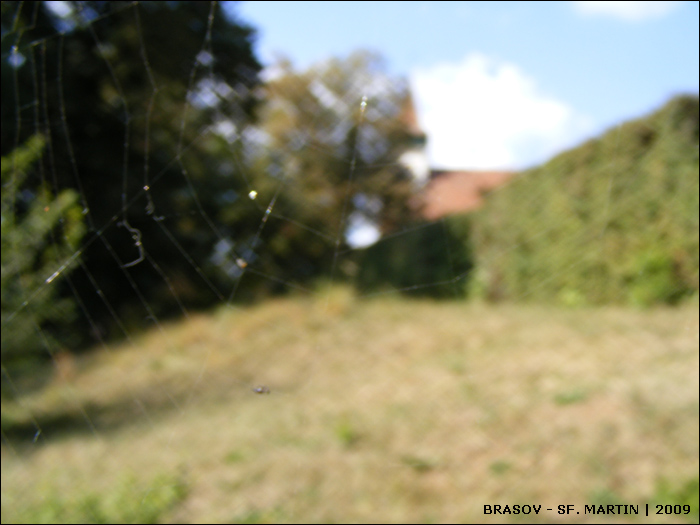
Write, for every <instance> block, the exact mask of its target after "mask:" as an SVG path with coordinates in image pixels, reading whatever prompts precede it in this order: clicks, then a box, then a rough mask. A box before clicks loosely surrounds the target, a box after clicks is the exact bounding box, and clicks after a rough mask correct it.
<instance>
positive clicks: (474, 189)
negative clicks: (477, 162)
mask: <svg viewBox="0 0 700 525" xmlns="http://www.w3.org/2000/svg"><path fill="white" fill-rule="evenodd" d="M514 174H515V173H514V172H510V171H438V170H433V171H431V172H430V181H429V182H428V183H427V184H426V186H425V188H423V192H422V194H421V197H420V199H419V202H421V204H422V207H421V215H422V216H423V217H425V218H426V219H428V220H435V219H439V218H440V217H444V216H445V215H450V214H452V213H459V212H467V211H472V210H475V209H477V208H479V207H480V206H481V205H482V203H483V195H484V193H486V192H487V191H489V190H492V189H495V188H497V187H499V186H502V185H504V184H505V183H506V182H507V181H508V180H509V179H510V178H511V177H512V176H513V175H514Z"/></svg>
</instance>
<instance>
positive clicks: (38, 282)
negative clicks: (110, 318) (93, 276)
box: [2, 135, 85, 367]
mask: <svg viewBox="0 0 700 525" xmlns="http://www.w3.org/2000/svg"><path fill="white" fill-rule="evenodd" d="M43 147H44V140H43V138H42V137H41V136H38V135H37V136H35V137H32V138H31V139H29V140H28V141H27V143H26V144H25V145H23V146H21V147H19V148H17V149H16V150H15V151H13V152H12V153H11V154H10V155H8V156H7V157H3V158H2V364H3V366H5V367H10V366H12V365H16V364H19V363H25V364H26V363H27V362H29V361H33V360H35V359H36V358H37V357H38V356H44V357H48V356H49V355H50V354H51V353H52V352H54V351H56V350H57V349H58V346H57V345H58V343H57V341H56V339H55V338H54V337H53V336H54V335H55V334H57V333H61V332H62V333H61V335H63V336H66V335H67V334H66V333H65V326H66V325H68V324H69V323H70V322H71V321H73V320H74V318H75V305H74V303H73V301H71V299H69V298H60V297H58V293H57V292H58V290H59V289H58V287H57V285H58V283H60V282H61V281H62V280H63V279H64V278H65V277H66V276H67V275H68V274H69V273H70V272H71V270H72V269H73V268H74V267H75V266H76V264H77V263H76V260H75V259H71V258H70V257H71V255H72V254H73V253H74V251H75V250H76V248H77V247H78V246H79V243H80V240H81V238H82V236H83V234H84V232H85V227H84V223H83V216H82V213H81V208H80V206H79V205H78V204H77V201H78V195H77V194H76V192H74V191H72V190H68V189H67V190H63V191H61V192H60V193H59V194H58V195H52V194H51V193H50V192H49V190H48V189H47V187H46V186H41V187H39V188H38V189H37V193H36V194H32V193H28V192H27V191H26V190H25V191H19V188H21V187H22V185H23V182H24V180H25V179H26V178H27V176H28V174H29V173H31V170H32V165H34V164H36V162H37V160H38V159H39V158H40V157H41V152H42V149H43ZM59 269H60V274H59V275H56V276H53V278H52V274H53V273H54V272H56V271H57V270H59ZM51 278H52V279H51ZM47 279H51V280H52V286H49V285H46V280H47ZM29 294H32V297H31V302H29V304H27V305H25V304H24V303H25V301H27V300H28V299H30V297H29Z"/></svg>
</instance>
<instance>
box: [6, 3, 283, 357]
mask: <svg viewBox="0 0 700 525" xmlns="http://www.w3.org/2000/svg"><path fill="white" fill-rule="evenodd" d="M54 5H55V4H54ZM50 6H51V3H49V2H32V3H26V2H3V4H2V27H3V35H4V36H3V41H2V53H3V57H14V59H13V60H10V59H3V61H2V115H3V126H2V129H3V133H2V144H1V145H2V154H3V155H7V154H8V153H9V152H10V151H12V149H14V146H15V144H17V143H23V142H24V141H26V140H27V138H28V137H29V136H31V135H34V134H37V133H41V134H42V135H43V136H44V138H45V141H46V149H45V153H44V155H43V157H42V158H41V159H40V161H39V162H38V164H39V166H38V169H36V170H34V171H33V172H31V173H29V174H28V176H27V178H26V180H24V181H23V186H22V188H20V189H18V191H22V192H23V194H24V195H39V194H40V190H39V188H41V187H42V186H43V185H45V184H48V185H49V186H50V189H51V191H52V192H53V193H54V194H55V195H59V194H61V192H63V191H65V190H69V192H68V193H66V195H73V196H75V194H76V193H77V195H78V198H79V199H80V204H81V207H82V208H83V209H84V210H85V215H84V219H85V224H86V226H87V233H86V235H85V238H84V240H83V245H82V246H78V247H76V248H75V250H76V251H77V250H78V249H79V250H80V253H79V254H78V256H79V258H80V261H81V263H82V264H81V266H80V268H79V269H78V270H77V271H75V272H74V273H73V275H72V285H73V287H72V288H71V289H68V288H66V287H59V288H58V290H53V292H57V293H58V294H59V295H62V296H66V297H73V298H74V297H79V298H80V300H81V302H82V303H83V304H84V306H85V308H84V309H81V310H80V313H82V314H83V316H82V317H81V318H80V319H77V320H76V325H74V326H73V330H72V333H73V334H74V336H78V337H80V338H82V339H81V340H80V341H77V344H73V343H76V341H73V343H72V344H71V345H70V346H71V348H75V347H79V346H81V345H87V344H92V343H93V342H95V339H94V338H93V336H94V335H96V334H97V335H98V336H99V337H101V338H103V337H105V336H109V335H113V334H115V335H122V336H123V329H122V328H121V327H119V321H121V324H122V325H123V326H126V327H128V328H135V327H136V325H137V324H138V325H141V326H143V323H144V321H145V322H146V323H147V324H149V325H150V324H151V323H152V322H153V316H154V315H155V316H157V317H158V318H159V319H163V318H164V317H165V316H168V315H176V314H181V313H182V308H181V306H180V305H187V308H197V307H206V306H208V305H211V304H213V303H215V302H218V301H220V300H221V297H224V296H226V295H228V293H229V292H230V290H231V288H232V287H233V282H232V280H231V278H230V276H228V275H226V274H225V273H223V272H222V271H221V269H220V268H219V267H218V266H216V265H213V264H208V261H210V258H211V256H212V253H213V249H214V246H215V245H216V243H217V242H219V241H220V240H221V239H224V238H227V237H228V236H230V235H232V234H235V235H236V238H237V240H238V239H252V238H253V237H254V235H255V232H256V231H257V229H258V227H259V225H260V219H261V215H262V214H261V211H260V209H259V206H255V205H253V204H254V203H244V204H243V206H242V208H243V209H244V210H245V211H246V212H247V214H248V216H247V217H246V220H242V221H239V222H237V223H236V224H235V231H232V230H231V229H228V228H227V226H228V225H227V223H226V219H227V217H226V216H225V212H226V210H227V208H228V207H229V206H230V205H231V202H232V200H237V199H240V197H241V196H245V195H247V194H248V191H249V190H250V188H249V187H248V185H249V182H250V179H249V178H247V177H246V173H245V172H244V169H245V164H244V162H243V159H242V154H243V147H242V145H241V141H240V140H232V141H229V140H227V138H225V137H224V136H222V134H221V133H217V132H215V125H216V124H217V123H220V122H227V123H229V124H232V125H233V126H234V127H235V129H236V131H237V132H239V134H241V133H243V132H244V131H245V129H246V126H247V124H248V123H250V122H252V121H253V119H254V115H253V110H254V108H255V106H256V104H257V103H258V99H259V97H258V96H257V94H256V93H255V92H254V90H255V88H256V87H257V86H258V85H259V83H260V81H259V79H258V72H259V70H260V69H261V66H260V64H259V63H258V62H257V60H256V58H255V57H254V55H253V52H252V43H251V42H252V38H253V30H252V29H250V28H248V27H246V26H244V25H241V24H238V23H236V22H234V21H232V20H231V18H230V16H229V14H228V13H224V12H223V11H222V10H221V5H220V4H218V3H210V2H140V3H139V2H137V3H131V2H64V3H62V6H63V8H65V10H64V13H63V15H59V14H58V13H57V12H56V11H54V10H53V9H51V8H50ZM210 15H211V16H210ZM210 21H211V26H210ZM208 35H211V38H210V39H209V38H208ZM13 46H14V47H13ZM212 86H213V87H212ZM216 89H218V91H217V90H216ZM206 94H208V95H209V98H206V97H205V95H206ZM40 174H45V175H44V176H45V179H46V181H47V182H46V183H45V182H44V179H43V178H42V176H41V175H40ZM145 187H148V190H147V191H145V190H144V188H145ZM246 200H247V199H246ZM237 204H238V203H237ZM32 205H34V204H32ZM37 205H38V204H37ZM246 205H247V206H246ZM42 206H43V204H42ZM127 223H128V224H129V226H130V227H131V228H137V229H138V231H139V232H140V235H141V241H142V247H143V248H144V250H145V255H146V256H147V258H146V259H145V260H144V262H143V263H142V264H138V265H135V266H132V267H130V268H128V269H122V268H120V266H121V265H123V264H125V263H129V262H131V261H134V260H137V258H138V257H139V249H138V247H137V246H136V245H135V242H134V238H133V235H134V231H130V230H128V229H127V228H125V227H123V226H124V225H125V224H127ZM273 233H274V231H273ZM241 244H242V241H241ZM184 254H187V255H186V256H185V255H184ZM193 261H194V263H193ZM195 265H196V266H195ZM59 266H60V265H59ZM197 267H199V268H197ZM198 270H199V271H198ZM202 276H204V278H203V277H202ZM209 283H211V286H210V284H209ZM28 286H29V288H28V289H27V293H28V294H31V293H33V292H34V291H36V290H37V288H36V287H34V286H31V285H28ZM53 288H56V286H54V287H53ZM98 291H99V293H96V292H98ZM136 291H137V292H136ZM86 327H89V329H88V330H86V329H85V328H86ZM3 341H4V336H3Z"/></svg>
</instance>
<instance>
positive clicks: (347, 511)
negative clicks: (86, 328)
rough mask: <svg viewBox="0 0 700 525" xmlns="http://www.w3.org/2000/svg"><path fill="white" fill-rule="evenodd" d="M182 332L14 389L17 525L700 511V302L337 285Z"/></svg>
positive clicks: (680, 519) (169, 328)
mask: <svg viewBox="0 0 700 525" xmlns="http://www.w3.org/2000/svg"><path fill="white" fill-rule="evenodd" d="M160 328H162V330H158V329H154V330H153V331H152V332H150V333H147V334H143V335H142V336H140V337H139V338H138V339H136V340H134V341H133V343H131V344H125V345H123V346H119V347H117V346H113V347H110V348H107V349H104V350H99V351H97V352H95V353H93V354H91V355H90V356H88V357H85V358H82V359H79V360H76V361H72V360H70V359H67V360H66V361H65V362H61V366H60V368H61V370H60V373H56V374H55V377H54V378H53V379H52V380H51V381H50V383H49V385H48V387H46V388H44V389H42V390H36V391H33V392H32V391H30V390H29V389H28V387H27V386H25V385H21V384H20V385H16V387H17V389H18V390H19V391H20V392H23V393H24V394H25V395H23V396H22V397H21V398H20V399H19V400H17V401H8V400H5V401H3V406H2V417H3V445H2V522H3V523H6V522H31V521H35V520H37V521H44V522H49V521H50V522H55V521H64V522H73V521H76V522H106V521H122V522H129V521H150V522H208V521H212V522H244V523H258V522H307V521H310V522H347V521H352V522H374V521H379V522H416V521H421V522H422V521H425V522H448V521H449V522H454V521H458V522H493V523H496V522H533V521H534V522H543V523H544V522H576V523H583V522H597V523H607V522H616V523H627V522H630V523H656V522H659V521H663V522H677V523H692V522H693V521H695V522H697V519H698V514H697V513H698V507H697V504H698V439H699V436H698V366H699V363H698V307H697V306H696V305H688V306H684V307H681V308H675V309H671V308H664V309H653V310H645V311H636V310H629V309H614V308H596V309H572V310H562V309H557V308H554V307H551V308H549V307H537V306H514V305H504V306H493V305H480V304H467V303H457V302H452V303H450V302H442V303H438V302H431V301H407V300H399V299H396V298H395V299H376V300H358V299H355V298H353V297H352V295H351V294H350V293H349V292H347V291H345V290H342V289H330V290H328V291H326V292H325V293H323V294H319V295H316V296H314V297H313V298H291V299H284V300H277V301H273V302H268V303H266V304H264V305H261V306H258V307H253V308H249V309H232V308H222V309H221V310H219V311H217V312H214V313H213V314H211V315H209V316H203V315H202V316H196V317H192V318H190V319H187V320H185V321H184V322H182V323H179V324H172V325H164V326H162V327H160ZM3 380H5V379H3ZM263 385H264V386H266V387H267V388H269V390H270V393H269V394H267V393H260V394H258V393H255V392H254V391H253V389H254V388H255V387H256V386H263ZM32 418H33V419H34V420H35V421H36V422H37V423H38V425H39V427H40V428H41V429H42V431H41V433H40V434H37V433H36V431H35V427H34V424H33V423H32ZM646 503H649V504H650V505H655V504H689V505H691V506H692V512H691V514H690V515H681V516H673V515H671V516H657V515H654V516H649V517H645V516H644V515H643V513H644V504H646ZM486 504H490V505H494V504H500V505H506V504H507V505H516V504H519V505H524V504H532V505H542V509H541V510H540V513H539V515H537V516H534V515H533V514H531V515H529V516H523V515H522V514H521V515H501V516H488V515H487V516H485V515H484V514H483V509H484V505H486ZM569 504H570V505H574V506H575V511H578V512H580V514H573V515H568V516H567V515H560V514H558V513H557V510H556V509H557V506H558V505H569ZM585 504H635V505H640V507H639V509H640V513H641V515H640V516H630V515H627V516H625V515H622V516H616V517H609V516H590V515H584V505H585ZM547 508H553V509H555V510H552V511H547V510H545V509H547ZM650 509H651V511H652V512H653V511H654V507H650Z"/></svg>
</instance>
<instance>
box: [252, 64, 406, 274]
mask: <svg viewBox="0 0 700 525" xmlns="http://www.w3.org/2000/svg"><path fill="white" fill-rule="evenodd" d="M275 69H276V72H275V74H274V78H273V79H272V80H270V81H269V82H268V83H267V85H266V92H267V104H266V106H265V107H264V109H263V111H262V112H261V122H260V128H261V130H262V131H263V132H264V134H263V137H264V138H263V139H262V140H261V143H262V144H263V145H264V147H265V151H266V153H265V155H264V156H262V157H260V158H258V167H259V169H262V170H264V171H266V172H267V173H268V174H270V175H272V177H276V178H277V179H278V180H279V181H280V184H284V189H285V191H284V199H283V201H282V202H280V203H279V204H278V205H277V206H278V210H279V213H280V214H284V215H286V216H290V217H293V218H294V219H295V220H296V221H298V222H299V223H301V224H303V225H304V226H305V228H297V229H294V231H290V232H288V234H287V239H286V242H285V243H284V244H283V245H282V246H280V248H279V251H278V253H277V255H278V257H279V258H280V260H284V261H290V260H292V261H294V260H296V259H299V254H305V261H304V263H305V264H306V265H307V266H308V267H309V268H311V269H310V270H309V273H310V274H312V275H314V276H315V277H318V276H319V275H322V274H323V271H324V270H322V268H326V269H327V268H328V266H329V265H330V264H332V263H331V260H332V259H333V258H334V253H335V252H336V251H337V249H338V248H339V249H341V250H343V249H347V248H348V240H347V234H348V228H349V227H350V224H351V223H352V222H357V221H364V222H365V223H371V224H373V225H375V226H376V227H377V228H378V229H379V230H380V232H381V233H384V234H386V233H390V232H392V231H394V230H396V229H397V228H399V227H400V226H401V225H403V224H405V223H406V221H407V220H408V219H409V217H410V216H411V208H410V206H409V200H410V197H411V195H412V194H413V191H414V185H413V181H412V178H411V174H410V172H409V171H408V170H407V169H406V168H405V167H404V166H403V165H402V164H400V163H399V162H398V159H399V157H400V155H401V154H402V153H403V152H404V151H405V150H406V149H407V147H408V146H410V141H411V135H410V132H409V130H408V129H407V126H406V124H405V122H404V121H403V120H402V115H401V112H402V105H403V102H404V100H405V99H406V97H407V96H408V87H407V85H406V82H405V81H403V80H402V79H400V78H392V77H391V76H390V75H389V74H388V73H387V71H386V67H385V65H384V63H383V61H382V60H381V58H380V57H378V56H377V55H374V54H371V53H368V52H356V53H354V54H352V55H350V56H349V57H347V58H345V59H339V58H333V59H330V60H327V61H324V62H321V63H319V64H317V65H315V66H313V67H311V68H310V69H309V70H307V71H305V72H301V73H298V72H295V71H294V69H293V67H292V65H291V63H290V62H289V61H286V60H282V61H280V62H279V63H278V64H277V66H276V68H275ZM310 232H312V233H310ZM313 232H317V233H318V234H316V235H314V234H313ZM319 234H320V235H319ZM336 242H337V243H339V246H336ZM286 264H288V262H287V263H286ZM300 264H301V262H300ZM280 271H282V272H284V268H280ZM337 275H338V274H336V276H337Z"/></svg>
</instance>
